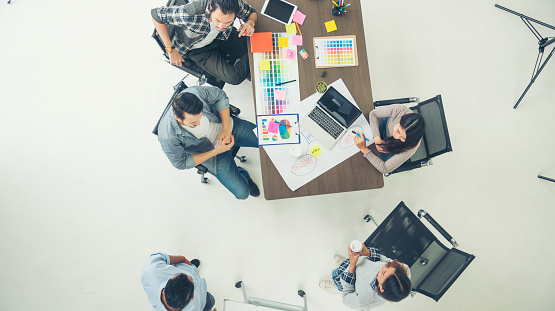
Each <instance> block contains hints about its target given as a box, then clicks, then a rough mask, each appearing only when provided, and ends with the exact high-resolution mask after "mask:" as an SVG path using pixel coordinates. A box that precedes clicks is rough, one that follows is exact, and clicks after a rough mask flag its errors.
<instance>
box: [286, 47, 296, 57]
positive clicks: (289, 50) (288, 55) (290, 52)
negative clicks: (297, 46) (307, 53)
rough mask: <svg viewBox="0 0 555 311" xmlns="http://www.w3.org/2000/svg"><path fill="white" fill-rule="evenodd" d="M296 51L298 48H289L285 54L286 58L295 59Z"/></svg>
mask: <svg viewBox="0 0 555 311" xmlns="http://www.w3.org/2000/svg"><path fill="white" fill-rule="evenodd" d="M295 52H297V51H296V50H291V49H287V54H286V55H285V58H287V59H293V60H294V59H295V57H296V56H295Z"/></svg>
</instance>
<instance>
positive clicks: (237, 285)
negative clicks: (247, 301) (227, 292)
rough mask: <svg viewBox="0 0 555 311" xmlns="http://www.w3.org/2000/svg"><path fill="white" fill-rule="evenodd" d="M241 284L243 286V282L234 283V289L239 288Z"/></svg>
mask: <svg viewBox="0 0 555 311" xmlns="http://www.w3.org/2000/svg"><path fill="white" fill-rule="evenodd" d="M242 284H243V281H239V282H237V283H235V287H236V288H241V285H242Z"/></svg>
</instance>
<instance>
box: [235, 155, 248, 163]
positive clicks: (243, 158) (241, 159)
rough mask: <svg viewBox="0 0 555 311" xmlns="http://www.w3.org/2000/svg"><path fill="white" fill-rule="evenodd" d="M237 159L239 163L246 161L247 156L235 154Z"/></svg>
mask: <svg viewBox="0 0 555 311" xmlns="http://www.w3.org/2000/svg"><path fill="white" fill-rule="evenodd" d="M237 159H239V162H241V163H245V162H247V157H245V156H237Z"/></svg>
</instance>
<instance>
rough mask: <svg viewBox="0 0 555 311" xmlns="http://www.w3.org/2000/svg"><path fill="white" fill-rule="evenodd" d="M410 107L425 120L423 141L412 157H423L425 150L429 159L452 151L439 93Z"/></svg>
mask: <svg viewBox="0 0 555 311" xmlns="http://www.w3.org/2000/svg"><path fill="white" fill-rule="evenodd" d="M411 109H412V110H413V111H414V112H417V113H420V114H421V115H422V117H423V118H424V121H425V122H426V130H425V131H424V139H423V142H422V144H420V148H419V150H418V151H417V153H415V155H414V156H413V157H415V159H417V158H418V159H424V157H423V155H424V152H425V153H426V155H427V158H428V159H429V158H433V157H435V156H438V155H440V154H443V153H445V152H449V151H452V150H453V149H452V148H451V140H450V139H449V132H448V130H447V121H446V120H445V113H444V111H443V103H442V101H441V95H438V96H436V97H434V98H431V99H428V100H427V101H424V102H421V103H420V104H418V106H415V107H412V108H411ZM420 149H423V150H420ZM411 161H412V158H411Z"/></svg>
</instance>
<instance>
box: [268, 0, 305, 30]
mask: <svg viewBox="0 0 555 311" xmlns="http://www.w3.org/2000/svg"><path fill="white" fill-rule="evenodd" d="M296 10H297V6H296V5H294V4H292V3H289V2H287V1H283V0H266V2H264V6H263V7H262V11H261V12H260V13H262V15H264V16H267V17H269V18H271V19H273V20H276V21H278V22H280V23H282V24H285V25H289V24H291V20H292V19H293V15H294V14H295V11H296Z"/></svg>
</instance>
